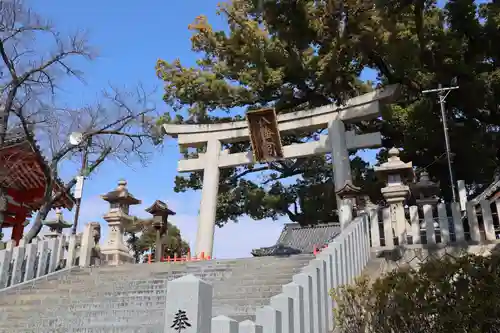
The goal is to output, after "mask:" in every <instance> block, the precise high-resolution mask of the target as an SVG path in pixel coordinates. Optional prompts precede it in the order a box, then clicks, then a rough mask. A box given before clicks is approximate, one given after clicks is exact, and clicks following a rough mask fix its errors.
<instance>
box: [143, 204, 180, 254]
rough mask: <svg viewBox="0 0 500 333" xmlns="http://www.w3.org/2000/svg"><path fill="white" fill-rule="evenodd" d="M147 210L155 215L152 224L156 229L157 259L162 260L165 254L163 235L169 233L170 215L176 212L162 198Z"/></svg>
mask: <svg viewBox="0 0 500 333" xmlns="http://www.w3.org/2000/svg"><path fill="white" fill-rule="evenodd" d="M146 212H148V213H149V214H151V215H153V223H152V225H153V228H155V230H156V244H155V261H156V262H160V260H161V257H162V254H163V248H162V245H161V237H162V236H163V235H164V234H167V233H168V217H169V216H170V215H175V212H174V211H172V210H170V209H169V208H168V206H167V204H166V203H164V202H163V201H161V200H156V201H155V202H154V203H153V204H152V205H151V207H149V208H146Z"/></svg>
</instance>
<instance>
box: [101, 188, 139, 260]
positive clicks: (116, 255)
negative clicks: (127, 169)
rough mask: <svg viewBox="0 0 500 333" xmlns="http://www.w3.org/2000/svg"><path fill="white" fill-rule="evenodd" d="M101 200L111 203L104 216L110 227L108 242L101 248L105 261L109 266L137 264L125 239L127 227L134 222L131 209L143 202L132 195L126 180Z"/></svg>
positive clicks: (102, 196)
mask: <svg viewBox="0 0 500 333" xmlns="http://www.w3.org/2000/svg"><path fill="white" fill-rule="evenodd" d="M101 198H102V199H103V200H105V201H107V202H109V211H108V212H107V213H106V214H105V215H104V216H103V218H104V220H105V221H106V222H107V223H108V226H109V233H108V240H107V241H106V242H105V244H104V245H103V246H102V248H101V253H102V255H103V256H104V260H105V261H106V262H107V264H109V265H120V264H123V263H133V262H135V260H134V257H133V256H132V255H131V254H130V252H129V249H128V247H127V246H126V245H125V243H124V241H123V238H124V229H125V227H126V226H127V225H129V224H130V223H133V221H134V217H132V216H130V215H129V208H130V206H131V205H138V204H140V203H141V200H138V199H136V198H135V197H134V196H133V195H132V194H130V192H129V191H128V189H127V181H126V180H120V181H119V182H118V187H117V188H116V189H115V190H114V191H111V192H109V193H106V194H104V195H101Z"/></svg>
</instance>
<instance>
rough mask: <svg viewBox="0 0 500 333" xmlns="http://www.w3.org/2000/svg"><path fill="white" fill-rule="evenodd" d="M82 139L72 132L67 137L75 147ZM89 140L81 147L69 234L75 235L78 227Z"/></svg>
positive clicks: (80, 135)
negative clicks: (71, 225)
mask: <svg viewBox="0 0 500 333" xmlns="http://www.w3.org/2000/svg"><path fill="white" fill-rule="evenodd" d="M83 139H84V135H83V134H82V133H79V132H73V133H71V135H70V136H69V144H70V145H72V146H74V147H77V146H81V144H82V142H83ZM90 140H91V139H90V138H88V139H87V142H86V143H85V144H84V145H83V146H82V147H81V149H82V150H83V158H82V166H81V168H80V174H79V175H78V176H77V177H76V185H75V192H74V197H75V199H76V203H75V218H74V221H73V227H72V229H71V234H72V235H76V228H77V227H78V217H79V215H80V206H81V202H82V193H83V183H84V181H85V176H86V175H85V173H86V170H87V159H88V152H89V146H90V143H91V141H90Z"/></svg>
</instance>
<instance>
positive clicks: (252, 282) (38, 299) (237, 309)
mask: <svg viewBox="0 0 500 333" xmlns="http://www.w3.org/2000/svg"><path fill="white" fill-rule="evenodd" d="M313 258H314V257H313V256H292V257H288V258H273V257H264V258H248V259H243V260H220V261H219V260H213V261H203V262H197V263H192V262H191V263H181V264H179V263H171V264H168V263H155V264H142V265H123V266H119V267H110V266H108V267H97V268H85V269H82V268H75V269H72V271H71V272H69V273H68V272H66V273H64V272H61V273H60V274H55V275H50V276H47V277H45V278H41V279H38V280H34V281H32V282H28V283H25V284H23V285H21V286H18V287H14V288H11V289H8V290H6V291H4V292H1V291H0V322H1V323H2V324H1V325H0V333H4V332H5V333H7V332H8V333H21V332H22V333H30V332H33V333H49V332H50V333H59V332H61V333H68V332H80V333H83V332H85V333H97V332H100V333H110V332H117V333H118V332H120V333H124V332H144V333H146V332H147V333H163V332H164V309H165V303H166V302H167V301H168V300H166V297H165V294H166V289H167V288H166V287H167V283H168V281H171V280H173V279H175V278H178V277H180V276H184V275H186V274H193V275H195V276H198V277H199V278H201V279H203V280H205V281H207V282H209V283H211V284H212V285H213V288H214V299H213V315H214V316H217V315H221V314H222V315H226V316H229V317H232V318H233V319H236V320H239V321H243V320H246V319H255V318H254V315H255V310H256V309H257V308H259V307H261V306H264V305H268V304H269V302H270V298H271V297H272V296H274V295H276V294H279V293H280V292H281V291H282V285H283V284H286V283H289V282H290V281H292V276H293V275H294V274H296V273H299V272H300V271H301V269H302V268H303V267H304V266H306V265H307V264H308V263H309V261H310V260H311V259H313ZM4 323H5V325H4Z"/></svg>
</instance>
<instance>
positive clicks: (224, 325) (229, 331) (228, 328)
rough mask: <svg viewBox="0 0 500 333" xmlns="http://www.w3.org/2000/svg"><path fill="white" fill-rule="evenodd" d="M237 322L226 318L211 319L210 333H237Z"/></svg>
mask: <svg viewBox="0 0 500 333" xmlns="http://www.w3.org/2000/svg"><path fill="white" fill-rule="evenodd" d="M238 329H239V326H238V322H237V321H236V320H233V319H231V318H229V317H226V316H217V317H215V318H212V332H214V333H215V332H217V333H238Z"/></svg>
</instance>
